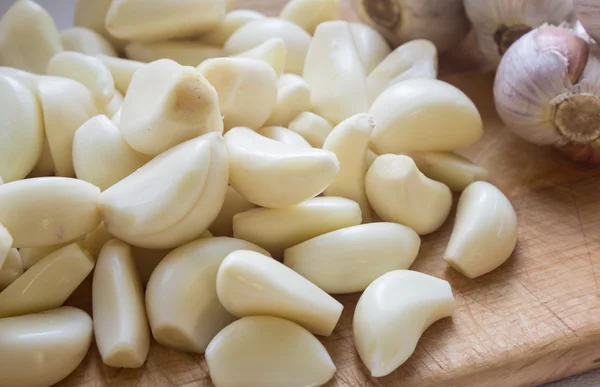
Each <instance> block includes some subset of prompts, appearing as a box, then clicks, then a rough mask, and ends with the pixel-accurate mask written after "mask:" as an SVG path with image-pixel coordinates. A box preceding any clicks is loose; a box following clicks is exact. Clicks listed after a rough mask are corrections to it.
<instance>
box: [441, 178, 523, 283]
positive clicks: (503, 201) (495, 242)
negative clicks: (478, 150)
mask: <svg viewBox="0 0 600 387" xmlns="http://www.w3.org/2000/svg"><path fill="white" fill-rule="evenodd" d="M516 243H517V215H516V214H515V210H514V209H513V206H512V205H511V204H510V201H509V200H508V199H507V198H506V196H504V194H503V193H502V191H500V190H499V189H498V188H496V187H494V186H493V185H491V184H489V183H486V182H482V181H478V182H475V183H473V184H471V185H470V186H468V187H467V189H465V191H464V192H463V193H462V195H461V196H460V200H459V201H458V208H457V212H456V220H455V223H454V229H453V230H452V235H451V237H450V241H449V242H448V247H446V251H445V252H444V260H446V262H448V263H449V264H450V265H451V266H452V267H453V268H455V269H456V270H457V271H459V272H460V273H462V274H464V275H465V276H467V277H469V278H475V277H479V276H481V275H484V274H486V273H489V272H490V271H492V270H494V269H496V268H497V267H499V266H500V265H502V264H503V263H504V262H506V260H507V259H508V258H509V257H510V255H511V254H512V252H513V250H514V249H515V246H516Z"/></svg>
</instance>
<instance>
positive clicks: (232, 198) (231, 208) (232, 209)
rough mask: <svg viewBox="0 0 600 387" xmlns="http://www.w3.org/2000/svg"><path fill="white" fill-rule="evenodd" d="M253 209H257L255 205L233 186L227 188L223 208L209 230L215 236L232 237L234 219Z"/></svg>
mask: <svg viewBox="0 0 600 387" xmlns="http://www.w3.org/2000/svg"><path fill="white" fill-rule="evenodd" d="M253 208H256V206H255V205H254V204H252V203H250V202H249V201H248V200H247V199H246V198H245V197H243V196H242V195H240V194H239V193H238V192H237V191H236V190H235V189H234V188H233V187H232V186H227V193H226V194H225V201H224V202H223V207H222V208H221V211H220V212H219V215H217V217H216V218H215V220H214V221H213V222H212V224H211V225H210V227H209V228H208V229H209V231H210V232H211V233H212V234H213V235H215V236H226V237H232V236H233V217H234V216H235V215H236V214H239V213H241V212H246V211H248V210H251V209H253Z"/></svg>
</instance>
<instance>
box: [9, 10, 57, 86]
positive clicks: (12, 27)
mask: <svg viewBox="0 0 600 387" xmlns="http://www.w3.org/2000/svg"><path fill="white" fill-rule="evenodd" d="M62 49H63V47H62V45H61V42H60V36H59V34H58V30H57V29H56V24H54V20H52V17H51V16H50V15H49V14H48V12H46V11H45V10H44V9H43V8H42V7H40V6H39V5H38V4H37V3H35V2H33V1H29V0H22V1H17V2H15V3H14V4H13V5H12V6H11V7H10V8H9V9H8V10H7V11H6V13H5V14H4V16H3V17H2V19H1V20H0V65H2V66H10V67H15V68H18V69H22V70H25V71H31V72H32V73H37V74H44V73H45V72H46V66H47V65H48V62H49V61H50V58H52V57H53V56H54V55H55V54H56V53H58V52H61V51H62Z"/></svg>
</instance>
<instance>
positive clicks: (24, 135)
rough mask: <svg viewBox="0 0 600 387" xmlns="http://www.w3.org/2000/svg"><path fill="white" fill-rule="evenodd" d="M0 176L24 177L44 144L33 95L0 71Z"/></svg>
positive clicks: (40, 116)
mask: <svg viewBox="0 0 600 387" xmlns="http://www.w3.org/2000/svg"><path fill="white" fill-rule="evenodd" d="M0 99H1V100H2V104H1V105H0V116H1V117H2V125H1V126H0V177H1V178H2V180H3V181H5V182H7V183H8V182H11V181H15V180H20V179H23V178H25V176H27V174H29V172H31V170H32V169H33V167H34V166H35V164H36V163H37V161H38V160H39V158H40V156H41V155H42V151H43V146H44V119H43V117H42V109H41V108H40V105H39V103H38V101H37V98H36V96H35V95H34V94H33V93H32V92H31V91H30V90H29V89H28V88H27V87H26V86H25V85H24V84H22V83H21V82H19V81H17V80H16V79H14V78H13V77H11V76H6V75H0Z"/></svg>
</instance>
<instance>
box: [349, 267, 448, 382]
mask: <svg viewBox="0 0 600 387" xmlns="http://www.w3.org/2000/svg"><path fill="white" fill-rule="evenodd" d="M454 307H455V301H454V296H453V295H452V289H451V287H450V284H449V283H448V282H446V281H444V280H441V279H439V278H435V277H432V276H429V275H427V274H423V273H419V272H416V271H411V270H396V271H392V272H389V273H387V274H384V275H382V276H381V277H379V278H378V279H376V280H375V281H373V283H372V284H371V285H369V287H368V288H367V289H366V290H365V292H364V293H363V294H362V296H361V297H360V299H359V300H358V303H357V304H356V310H355V311H354V320H353V322H352V326H353V330H354V343H355V345H356V350H357V351H358V354H359V356H360V358H361V359H362V361H363V363H365V365H366V366H367V368H368V369H369V371H371V375H372V376H374V377H381V376H386V375H388V374H390V373H391V372H392V371H394V370H395V369H396V368H398V367H400V366H401V365H402V364H403V363H404V362H405V361H406V360H407V359H408V358H409V357H410V356H411V355H412V354H413V352H414V350H415V348H416V346H417V342H418V341H419V339H420V338H421V335H422V334H423V332H425V330H426V329H427V328H428V327H429V326H430V325H431V324H433V323H434V322H436V321H437V320H439V319H442V318H444V317H450V316H451V315H452V312H453V311H454Z"/></svg>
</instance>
